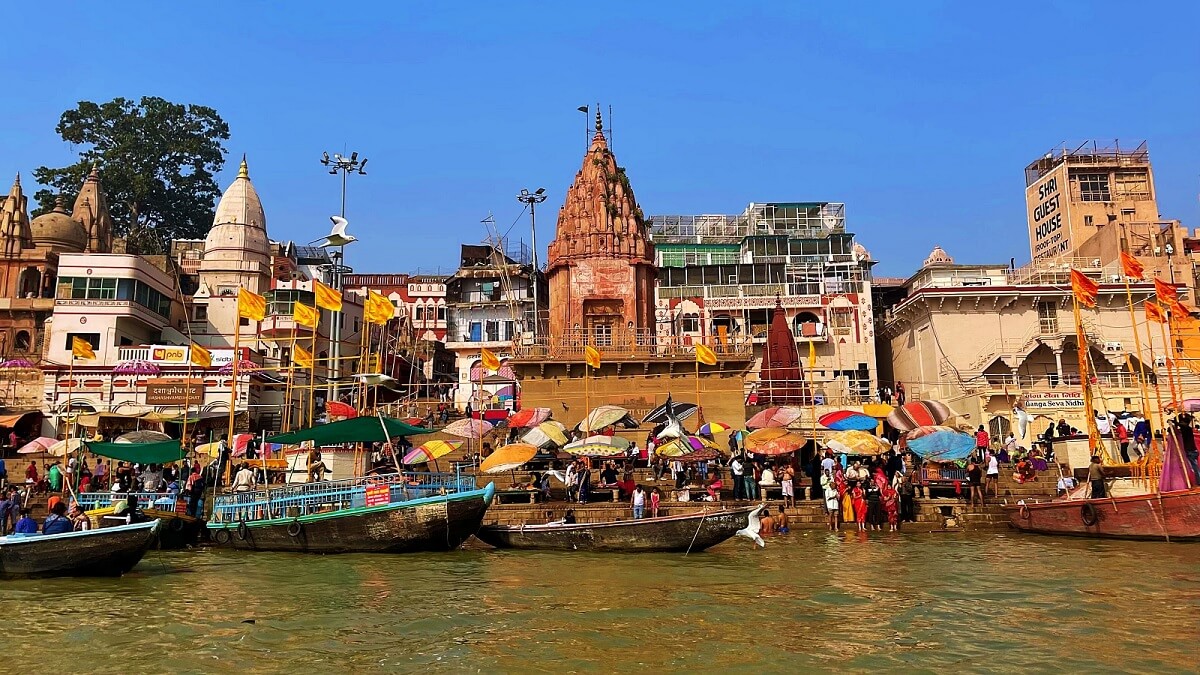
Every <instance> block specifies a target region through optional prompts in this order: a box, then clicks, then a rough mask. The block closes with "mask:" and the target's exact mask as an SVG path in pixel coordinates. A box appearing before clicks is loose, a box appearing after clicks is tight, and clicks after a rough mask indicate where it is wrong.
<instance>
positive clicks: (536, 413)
mask: <svg viewBox="0 0 1200 675" xmlns="http://www.w3.org/2000/svg"><path fill="white" fill-rule="evenodd" d="M548 419H550V409H549V408H526V409H524V410H518V411H517V412H515V413H513V414H512V415H511V416H510V417H509V418H508V426H510V427H519V428H524V427H536V426H537V425H539V424H541V423H542V422H545V421H546V420H548Z"/></svg>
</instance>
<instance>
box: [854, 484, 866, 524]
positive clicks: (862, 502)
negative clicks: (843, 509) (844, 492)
mask: <svg viewBox="0 0 1200 675" xmlns="http://www.w3.org/2000/svg"><path fill="white" fill-rule="evenodd" d="M850 500H851V501H852V502H853V503H854V516H855V518H856V519H857V520H858V529H859V530H862V531H865V530H866V529H867V498H866V496H865V495H864V494H863V489H862V488H861V487H859V486H858V484H857V483H856V484H855V485H854V487H852V488H850Z"/></svg>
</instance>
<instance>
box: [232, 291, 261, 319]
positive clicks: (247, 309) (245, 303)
mask: <svg viewBox="0 0 1200 675" xmlns="http://www.w3.org/2000/svg"><path fill="white" fill-rule="evenodd" d="M237 304H238V316H240V317H241V318H243V319H250V320H251V321H262V320H263V319H265V318H266V316H267V299H266V298H264V297H263V296H261V295H259V294H258V293H255V292H254V291H249V290H246V289H245V288H239V289H238V299H237Z"/></svg>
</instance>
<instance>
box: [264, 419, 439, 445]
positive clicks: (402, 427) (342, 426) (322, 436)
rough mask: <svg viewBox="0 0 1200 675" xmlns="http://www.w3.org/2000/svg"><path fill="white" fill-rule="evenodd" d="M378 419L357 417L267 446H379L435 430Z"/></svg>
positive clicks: (271, 440)
mask: <svg viewBox="0 0 1200 675" xmlns="http://www.w3.org/2000/svg"><path fill="white" fill-rule="evenodd" d="M379 420H380V418H378V417H355V418H354V419H349V420H342V421H341V422H333V423H330V424H322V425H319V426H315V427H312V428H310V429H301V430H300V431H293V432H291V433H288V434H281V435H279V436H272V437H270V438H268V439H267V442H268V443H282V444H284V445H296V444H298V443H303V442H304V441H312V442H313V443H315V444H316V445H319V446H322V445H339V444H341V443H379V442H383V441H386V440H388V437H389V436H391V437H392V438H395V437H397V436H415V435H417V434H431V433H433V432H434V431H435V430H434V429H425V428H423V427H415V426H413V425H411V424H407V423H405V422H402V421H400V420H398V419H393V418H391V417H384V418H383V425H380V423H379ZM383 426H387V433H386V434H385V433H384V431H383Z"/></svg>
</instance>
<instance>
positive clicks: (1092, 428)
mask: <svg viewBox="0 0 1200 675" xmlns="http://www.w3.org/2000/svg"><path fill="white" fill-rule="evenodd" d="M1099 291H1100V285H1099V284H1097V283H1096V282H1095V281H1094V280H1092V279H1090V278H1088V277H1087V276H1085V275H1084V274H1083V273H1081V272H1079V271H1078V270H1075V269H1072V270H1071V304H1072V307H1073V308H1074V313H1075V351H1076V352H1077V356H1078V358H1079V380H1080V384H1081V385H1082V389H1083V407H1084V415H1085V416H1086V417H1087V428H1088V445H1089V446H1090V448H1089V450H1090V451H1091V452H1098V449H1099V448H1098V446H1099V443H1100V430H1099V428H1098V427H1097V426H1096V414H1095V412H1094V411H1093V409H1092V383H1091V377H1089V376H1088V358H1087V350H1088V342H1087V335H1086V334H1085V333H1084V330H1083V317H1082V315H1081V314H1080V311H1079V305H1080V304H1081V303H1082V304H1084V305H1086V306H1088V307H1095V306H1096V295H1097V294H1098V293H1099ZM1105 454H1107V453H1105Z"/></svg>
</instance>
